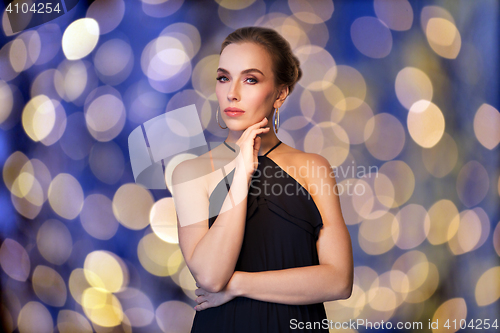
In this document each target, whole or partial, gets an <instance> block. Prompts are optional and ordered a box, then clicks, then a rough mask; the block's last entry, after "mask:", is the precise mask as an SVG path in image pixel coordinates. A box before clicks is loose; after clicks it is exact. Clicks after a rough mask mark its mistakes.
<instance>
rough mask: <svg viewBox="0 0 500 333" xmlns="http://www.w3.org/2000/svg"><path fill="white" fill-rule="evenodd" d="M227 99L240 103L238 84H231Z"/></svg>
mask: <svg viewBox="0 0 500 333" xmlns="http://www.w3.org/2000/svg"><path fill="white" fill-rule="evenodd" d="M227 99H228V100H229V101H230V102H232V101H238V100H239V99H240V92H239V85H238V82H231V86H230V87H229V91H228V92H227Z"/></svg>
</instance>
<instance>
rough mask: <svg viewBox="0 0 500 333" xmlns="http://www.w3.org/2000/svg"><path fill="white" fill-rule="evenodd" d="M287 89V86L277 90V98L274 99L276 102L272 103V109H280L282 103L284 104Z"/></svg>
mask: <svg viewBox="0 0 500 333" xmlns="http://www.w3.org/2000/svg"><path fill="white" fill-rule="evenodd" d="M288 93H289V89H288V86H287V85H282V86H281V87H280V88H279V90H278V96H277V97H276V101H274V105H273V107H274V108H275V109H278V108H280V107H281V106H282V105H283V103H285V99H286V98H287V97H288Z"/></svg>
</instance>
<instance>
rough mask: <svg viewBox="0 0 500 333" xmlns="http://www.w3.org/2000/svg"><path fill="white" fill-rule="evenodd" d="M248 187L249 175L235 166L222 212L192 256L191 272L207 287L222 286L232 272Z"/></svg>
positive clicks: (239, 245) (242, 227)
mask: <svg viewBox="0 0 500 333" xmlns="http://www.w3.org/2000/svg"><path fill="white" fill-rule="evenodd" d="M248 187H249V179H248V177H246V174H245V173H244V172H243V171H242V170H241V169H238V168H236V169H235V173H234V177H233V181H232V183H231V188H230V190H229V191H228V193H227V195H226V198H225V200H224V203H223V205H222V208H221V212H220V213H219V215H218V217H217V218H216V220H215V221H214V223H213V225H212V227H211V228H210V229H209V230H208V231H207V233H206V234H205V236H204V237H203V238H202V239H201V240H200V241H199V243H198V244H197V246H196V248H195V250H194V252H193V255H192V257H191V260H190V269H191V272H192V273H193V276H194V277H195V279H196V280H197V281H198V283H200V285H202V286H204V287H205V288H207V290H212V291H214V290H215V291H217V290H218V289H221V288H223V287H224V286H225V285H226V284H227V282H228V281H229V279H230V278H231V276H232V274H233V272H234V268H235V266H236V262H237V260H238V257H239V253H240V250H241V244H242V242H243V236H244V232H245V221H246V212H247V195H248Z"/></svg>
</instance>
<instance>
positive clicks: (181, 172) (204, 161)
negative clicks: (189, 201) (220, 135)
mask: <svg viewBox="0 0 500 333" xmlns="http://www.w3.org/2000/svg"><path fill="white" fill-rule="evenodd" d="M211 171H212V169H211V163H210V156H209V153H208V152H207V153H205V154H203V155H200V156H197V157H195V158H192V159H189V160H185V161H182V162H180V163H179V164H177V166H176V167H175V168H174V171H173V172H172V180H173V181H174V182H175V183H181V182H187V181H190V180H193V179H197V178H200V177H203V176H206V175H208V174H209V173H210V172H211Z"/></svg>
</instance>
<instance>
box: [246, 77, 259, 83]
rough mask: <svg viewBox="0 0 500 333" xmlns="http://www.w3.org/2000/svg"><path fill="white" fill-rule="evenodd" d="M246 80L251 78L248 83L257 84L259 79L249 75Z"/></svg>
mask: <svg viewBox="0 0 500 333" xmlns="http://www.w3.org/2000/svg"><path fill="white" fill-rule="evenodd" d="M246 80H249V81H248V83H252V84H255V83H257V82H258V81H257V80H256V79H254V78H253V77H248V78H246Z"/></svg>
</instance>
